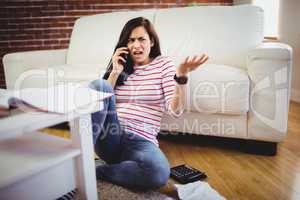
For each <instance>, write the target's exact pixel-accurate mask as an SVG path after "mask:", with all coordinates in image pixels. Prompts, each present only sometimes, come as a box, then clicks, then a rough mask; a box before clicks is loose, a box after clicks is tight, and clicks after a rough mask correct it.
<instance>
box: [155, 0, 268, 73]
mask: <svg viewBox="0 0 300 200" xmlns="http://www.w3.org/2000/svg"><path fill="white" fill-rule="evenodd" d="M154 26H155V29H156V30H157V32H158V35H159V37H160V42H161V47H162V50H163V53H164V54H165V55H169V56H170V57H172V58H173V59H174V61H175V64H179V62H180V61H181V60H183V59H184V57H186V56H189V55H194V54H197V53H201V52H206V53H207V54H208V55H209V56H210V62H211V63H217V64H225V65H229V66H235V67H240V68H246V56H247V53H248V52H249V51H250V50H252V49H254V48H255V47H257V46H258V45H259V44H261V42H262V40H263V10H262V9H261V8H259V7H255V6H252V5H242V6H199V7H186V8H173V9H162V10H158V12H157V14H156V17H155V24H154Z"/></svg>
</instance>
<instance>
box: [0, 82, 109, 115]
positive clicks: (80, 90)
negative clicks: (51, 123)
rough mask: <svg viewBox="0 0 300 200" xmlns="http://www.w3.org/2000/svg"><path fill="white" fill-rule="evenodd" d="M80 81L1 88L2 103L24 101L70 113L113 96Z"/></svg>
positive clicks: (47, 109) (0, 101)
mask: <svg viewBox="0 0 300 200" xmlns="http://www.w3.org/2000/svg"><path fill="white" fill-rule="evenodd" d="M112 95H113V94H111V93H104V92H99V91H96V90H94V89H91V88H89V87H88V86H86V85H82V84H79V83H65V84H61V85H56V86H53V87H49V88H25V89H22V90H18V91H10V90H0V103H1V104H0V105H2V106H5V105H11V104H20V103H23V104H25V106H26V105H27V106H32V107H35V108H38V109H40V110H42V111H48V112H55V113H68V112H71V111H74V110H76V109H80V108H81V107H83V106H88V105H91V104H92V103H96V102H97V101H100V100H103V99H105V98H108V97H110V96H112Z"/></svg>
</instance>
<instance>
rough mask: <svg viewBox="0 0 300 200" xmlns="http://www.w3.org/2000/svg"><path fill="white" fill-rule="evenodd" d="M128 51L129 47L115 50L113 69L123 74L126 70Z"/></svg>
mask: <svg viewBox="0 0 300 200" xmlns="http://www.w3.org/2000/svg"><path fill="white" fill-rule="evenodd" d="M128 53H129V52H128V48H127V47H121V48H118V49H117V50H116V51H115V53H114V55H113V57H112V63H113V71H114V72H115V73H117V74H121V73H122V71H123V70H124V64H125V63H126V59H127V55H128Z"/></svg>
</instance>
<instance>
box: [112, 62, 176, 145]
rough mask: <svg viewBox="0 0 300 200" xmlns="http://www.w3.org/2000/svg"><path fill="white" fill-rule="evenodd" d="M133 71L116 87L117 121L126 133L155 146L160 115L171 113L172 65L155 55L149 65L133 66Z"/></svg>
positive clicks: (173, 82) (172, 90)
mask: <svg viewBox="0 0 300 200" xmlns="http://www.w3.org/2000/svg"><path fill="white" fill-rule="evenodd" d="M134 69H135V71H134V73H133V74H131V75H130V76H129V77H128V78H127V80H126V81H125V82H124V85H120V86H117V87H116V88H115V95H116V109H117V113H118V118H119V121H120V124H121V126H122V127H123V128H124V130H125V131H126V132H131V133H134V134H137V135H139V136H141V137H143V138H145V139H147V140H150V141H151V142H153V143H155V144H156V145H158V141H157V139H156V136H157V134H158V132H159V130H160V123H161V119H162V116H163V113H164V112H168V113H172V111H171V110H170V102H171V98H172V96H173V93H174V91H175V87H176V82H175V80H174V78H173V77H174V74H175V65H174V63H173V61H172V60H171V59H170V58H169V57H166V56H158V57H156V58H155V59H154V60H153V61H152V62H150V63H149V64H147V65H142V66H134Z"/></svg>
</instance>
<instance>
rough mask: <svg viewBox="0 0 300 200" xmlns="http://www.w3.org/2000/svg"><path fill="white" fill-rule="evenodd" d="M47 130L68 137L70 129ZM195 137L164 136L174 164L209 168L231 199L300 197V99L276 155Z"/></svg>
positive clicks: (166, 189) (170, 188)
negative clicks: (257, 153) (249, 152)
mask: <svg viewBox="0 0 300 200" xmlns="http://www.w3.org/2000/svg"><path fill="white" fill-rule="evenodd" d="M46 131H47V132H50V133H51V134H56V135H60V136H65V137H68V133H66V131H56V130H53V129H46ZM195 138H197V137H195V136H192V137H186V138H185V139H181V138H180V139H178V138H176V137H163V138H160V147H161V149H162V150H163V152H164V153H165V154H166V156H167V158H168V159H169V162H170V164H171V166H175V165H179V164H183V163H187V164H189V165H191V166H193V167H195V168H198V169H200V170H202V171H204V172H206V174H207V175H208V179H207V180H206V181H207V182H208V183H209V184H210V185H211V186H212V187H213V188H214V189H215V190H217V191H218V192H219V193H220V194H221V195H223V196H224V197H226V198H227V199H233V200H235V199H242V200H244V199H251V200H260V199H272V200H273V199H280V200H281V199H295V200H296V199H297V200H298V199H300V104H299V103H294V102H292V103H291V105H290V112H289V124H288V134H287V137H286V139H285V140H284V142H282V143H280V144H279V146H278V152H277V155H276V156H261V155H252V154H246V153H244V152H242V151H241V150H240V149H239V148H238V145H236V144H235V143H226V144H224V143H221V144H220V142H214V141H211V139H205V141H206V142H202V141H200V140H202V139H203V137H201V136H200V137H199V138H197V139H198V140H199V141H197V139H195ZM173 183H174V181H173V180H171V179H170V180H169V183H168V185H167V186H166V187H164V188H162V189H161V191H162V192H163V193H166V194H168V195H170V196H173V197H174V196H175V195H176V194H175V191H174V188H173Z"/></svg>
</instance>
